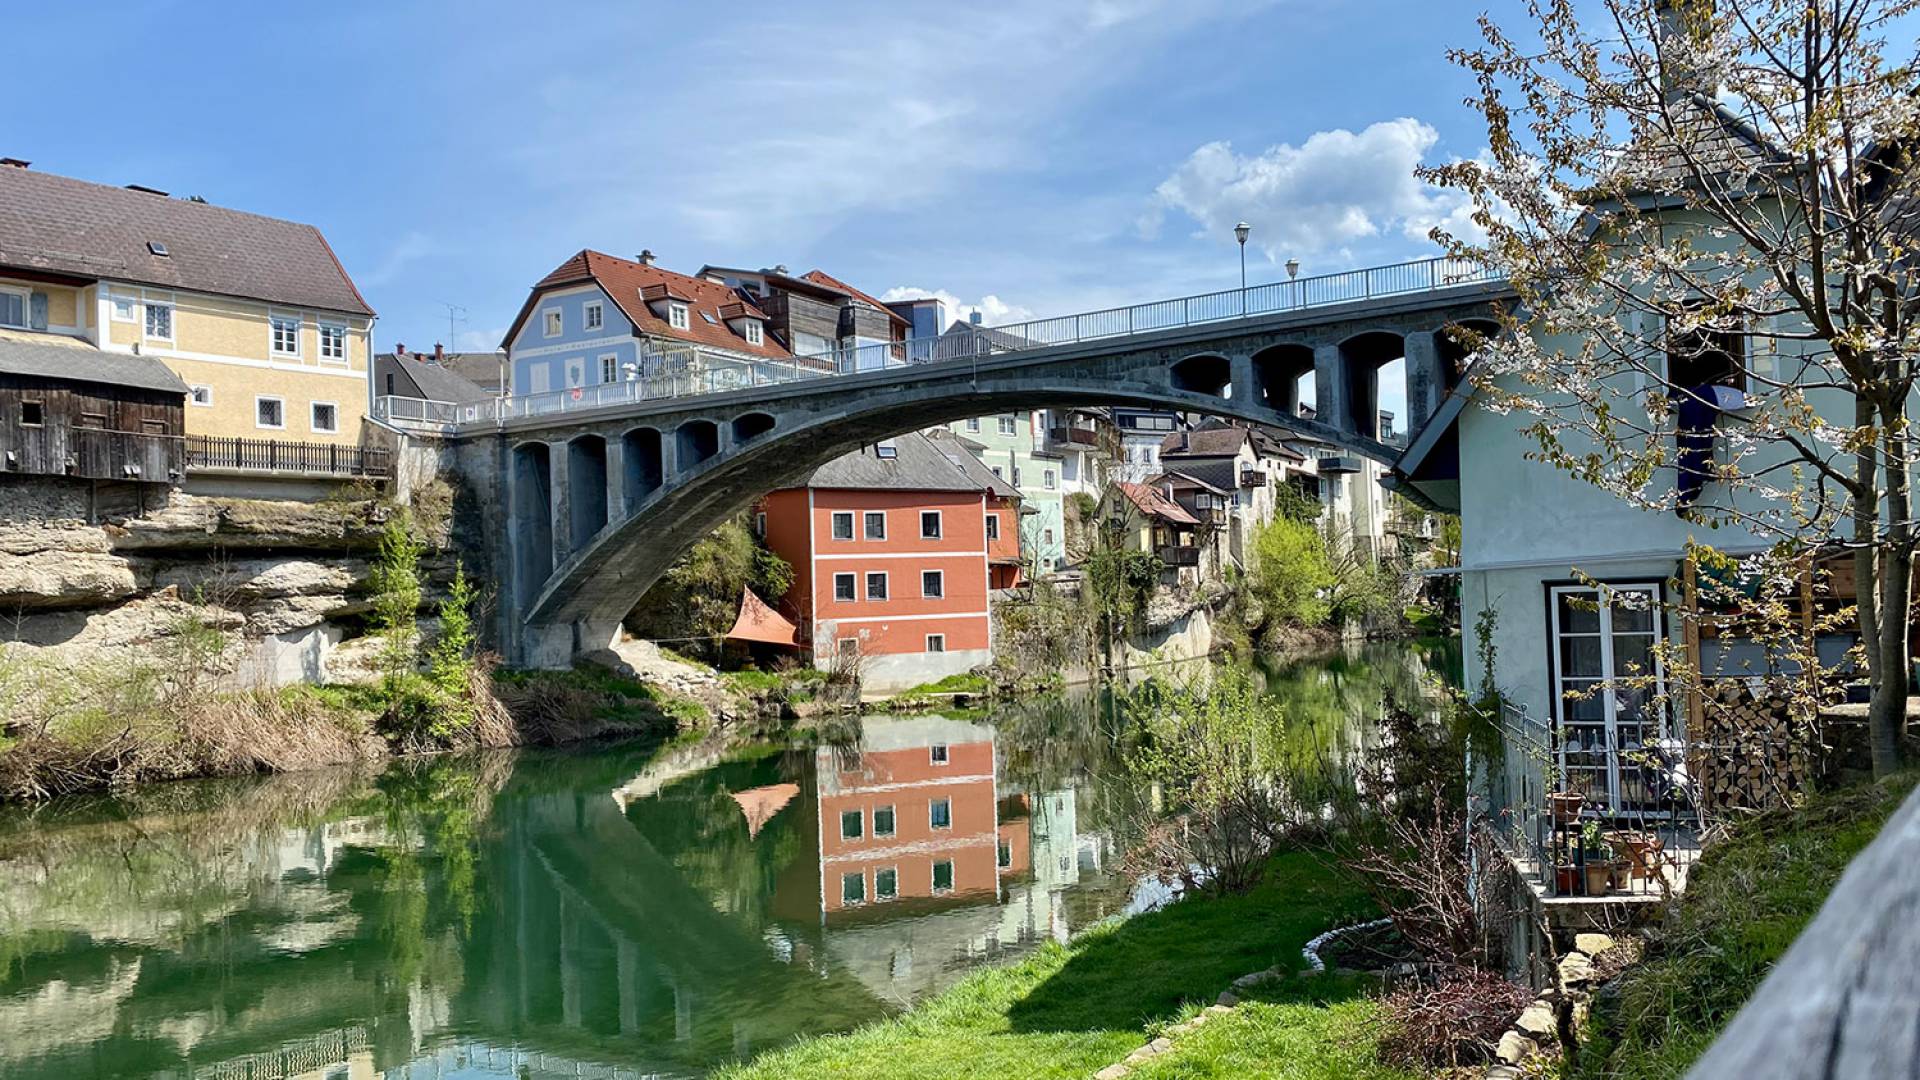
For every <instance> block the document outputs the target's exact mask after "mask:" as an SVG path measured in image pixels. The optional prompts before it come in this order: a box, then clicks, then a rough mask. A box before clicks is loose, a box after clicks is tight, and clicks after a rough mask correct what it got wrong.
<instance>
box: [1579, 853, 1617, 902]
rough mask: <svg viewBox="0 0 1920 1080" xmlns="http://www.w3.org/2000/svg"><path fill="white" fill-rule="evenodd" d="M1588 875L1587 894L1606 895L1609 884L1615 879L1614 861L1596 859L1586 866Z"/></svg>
mask: <svg viewBox="0 0 1920 1080" xmlns="http://www.w3.org/2000/svg"><path fill="white" fill-rule="evenodd" d="M1585 870H1586V877H1587V882H1586V884H1587V895H1588V896H1605V895H1607V886H1608V884H1610V883H1611V882H1612V881H1613V863H1612V862H1611V861H1608V862H1600V861H1597V860H1596V861H1594V862H1590V863H1588V864H1587V865H1586V867H1585Z"/></svg>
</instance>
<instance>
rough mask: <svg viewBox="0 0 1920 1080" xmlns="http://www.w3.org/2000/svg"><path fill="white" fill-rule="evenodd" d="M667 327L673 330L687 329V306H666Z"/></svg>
mask: <svg viewBox="0 0 1920 1080" xmlns="http://www.w3.org/2000/svg"><path fill="white" fill-rule="evenodd" d="M667 325H668V326H671V327H673V328H674V329H675V330H685V329H686V328H687V305H685V304H668V305H667Z"/></svg>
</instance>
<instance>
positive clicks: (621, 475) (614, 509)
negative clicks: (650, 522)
mask: <svg viewBox="0 0 1920 1080" xmlns="http://www.w3.org/2000/svg"><path fill="white" fill-rule="evenodd" d="M606 482H607V520H608V521H609V522H618V521H625V520H627V440H625V439H623V438H619V437H617V436H616V437H615V438H611V439H608V440H607V476H606Z"/></svg>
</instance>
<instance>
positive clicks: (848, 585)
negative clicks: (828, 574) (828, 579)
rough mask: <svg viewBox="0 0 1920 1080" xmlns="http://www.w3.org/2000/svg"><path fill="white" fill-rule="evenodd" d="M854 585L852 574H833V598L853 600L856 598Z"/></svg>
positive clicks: (846, 600)
mask: <svg viewBox="0 0 1920 1080" xmlns="http://www.w3.org/2000/svg"><path fill="white" fill-rule="evenodd" d="M854 587H855V581H854V577H853V575H852V574H835V575H833V598H834V599H835V600H836V601H841V602H851V601H852V600H853V599H854V591H853V590H854Z"/></svg>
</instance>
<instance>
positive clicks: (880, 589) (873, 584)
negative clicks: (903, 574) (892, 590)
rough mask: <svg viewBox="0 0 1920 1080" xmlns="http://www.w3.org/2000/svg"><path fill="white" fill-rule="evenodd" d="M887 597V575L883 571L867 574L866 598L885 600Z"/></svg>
mask: <svg viewBox="0 0 1920 1080" xmlns="http://www.w3.org/2000/svg"><path fill="white" fill-rule="evenodd" d="M886 598H887V575H886V574H885V572H883V571H877V570H876V571H872V572H869V573H868V574H867V599H869V600H885V599H886Z"/></svg>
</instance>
